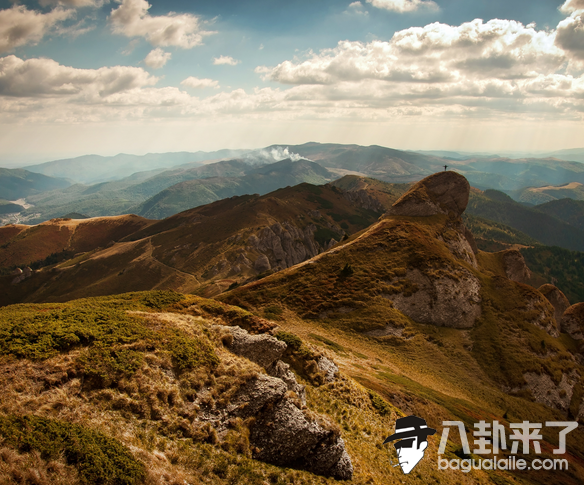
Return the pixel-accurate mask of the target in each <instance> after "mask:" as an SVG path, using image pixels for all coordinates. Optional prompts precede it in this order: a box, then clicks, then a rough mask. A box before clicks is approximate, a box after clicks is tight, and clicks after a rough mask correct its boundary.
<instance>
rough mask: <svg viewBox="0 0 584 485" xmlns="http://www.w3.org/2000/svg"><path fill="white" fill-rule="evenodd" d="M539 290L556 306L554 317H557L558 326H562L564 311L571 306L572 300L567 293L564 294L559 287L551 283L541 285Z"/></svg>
mask: <svg viewBox="0 0 584 485" xmlns="http://www.w3.org/2000/svg"><path fill="white" fill-rule="evenodd" d="M538 290H539V292H540V293H541V294H542V295H543V296H545V297H546V298H547V300H548V301H549V302H550V303H551V304H552V306H553V307H554V318H555V319H556V322H557V323H558V326H560V323H561V321H562V317H563V316H564V312H565V311H566V310H567V309H568V307H569V306H570V302H569V301H568V299H567V298H566V295H564V293H562V291H561V290H560V289H559V288H556V287H555V286H554V285H550V284H545V285H541V286H540V287H539V288H538Z"/></svg>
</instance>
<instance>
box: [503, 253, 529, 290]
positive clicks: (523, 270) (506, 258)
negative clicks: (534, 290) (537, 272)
mask: <svg viewBox="0 0 584 485" xmlns="http://www.w3.org/2000/svg"><path fill="white" fill-rule="evenodd" d="M501 255H502V258H503V266H504V267H505V274H506V275H507V278H509V279H510V280H513V281H517V282H518V283H526V282H527V281H528V280H529V279H530V278H531V271H529V268H528V267H527V264H526V263H525V258H523V254H521V253H520V252H519V251H518V250H517V249H506V250H505V251H501Z"/></svg>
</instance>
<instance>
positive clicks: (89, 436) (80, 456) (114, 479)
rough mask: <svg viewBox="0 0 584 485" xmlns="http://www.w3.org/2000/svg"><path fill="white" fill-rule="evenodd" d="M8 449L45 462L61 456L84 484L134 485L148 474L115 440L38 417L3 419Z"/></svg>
mask: <svg viewBox="0 0 584 485" xmlns="http://www.w3.org/2000/svg"><path fill="white" fill-rule="evenodd" d="M0 436H2V437H3V438H4V444H5V446H6V445H8V446H11V447H14V448H16V449H18V450H19V451H20V452H30V451H38V452H39V453H40V454H41V457H43V458H45V459H55V458H58V457H59V456H60V455H61V453H62V454H63V455H64V457H65V459H66V460H67V462H68V463H69V464H70V465H74V466H75V467H76V468H77V469H78V471H79V474H80V475H81V478H82V480H83V482H84V483H91V484H93V483H100V484H104V485H110V484H111V485H134V484H137V483H140V482H141V481H142V480H143V478H144V475H145V467H144V464H143V463H142V462H140V461H138V460H136V458H134V456H133V455H132V454H131V453H130V450H128V449H127V448H126V447H125V446H124V445H122V444H121V443H120V442H118V441H117V440H115V439H113V438H109V437H108V436H106V435H104V434H102V433H100V432H98V431H93V430H91V429H87V428H84V427H82V426H79V425H77V424H73V423H66V422H63V421H57V420H53V419H47V418H42V417H39V416H32V415H29V416H0Z"/></svg>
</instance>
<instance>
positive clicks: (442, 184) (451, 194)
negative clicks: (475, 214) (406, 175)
mask: <svg viewBox="0 0 584 485" xmlns="http://www.w3.org/2000/svg"><path fill="white" fill-rule="evenodd" d="M469 194H470V184H469V183H468V180H466V178H464V177H463V176H462V175H460V174H458V173H456V172H439V173H435V174H434V175H430V176H429V177H426V178H425V179H422V180H420V181H419V182H418V183H416V184H415V185H414V186H413V187H412V188H411V189H410V190H408V191H407V192H406V193H405V194H404V195H402V196H401V197H400V198H399V199H398V200H397V201H396V202H395V203H394V204H393V205H392V206H391V208H390V209H389V211H388V213H389V214H390V215H396V216H410V217H411V216H414V217H416V216H418V217H419V216H433V215H435V214H453V215H454V216H455V217H459V216H460V215H461V214H462V213H463V212H464V209H466V206H467V204H468V197H469Z"/></svg>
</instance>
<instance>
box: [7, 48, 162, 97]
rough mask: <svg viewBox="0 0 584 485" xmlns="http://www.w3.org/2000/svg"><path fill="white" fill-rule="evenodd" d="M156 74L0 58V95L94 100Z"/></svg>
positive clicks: (142, 83)
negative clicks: (81, 67) (77, 67)
mask: <svg viewBox="0 0 584 485" xmlns="http://www.w3.org/2000/svg"><path fill="white" fill-rule="evenodd" d="M157 80H158V79H157V78H155V77H152V76H151V75H150V74H148V73H147V72H146V71H144V70H143V69H141V68H138V67H127V66H114V67H102V68H99V69H76V68H73V67H68V66H62V65H60V64H59V63H58V62H56V61H54V60H52V59H27V60H22V59H20V58H18V57H16V56H13V55H10V56H6V57H2V58H0V96H13V97H30V98H39V97H40V98H42V97H74V98H75V99H76V100H77V101H82V102H96V101H98V100H99V99H103V98H105V97H107V96H110V95H112V94H115V93H119V92H122V91H128V90H131V89H135V88H141V87H145V86H150V85H153V84H155V83H156V82H157Z"/></svg>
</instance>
